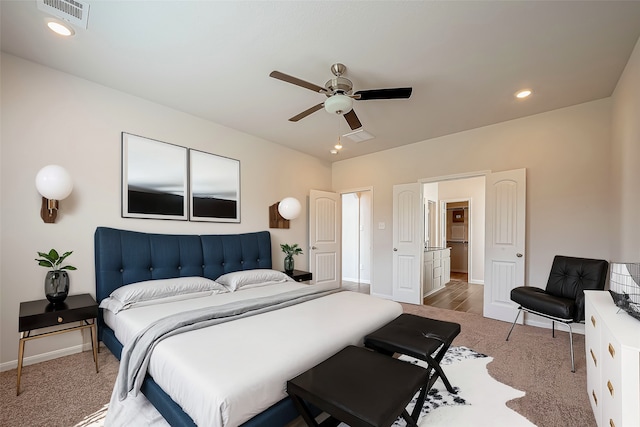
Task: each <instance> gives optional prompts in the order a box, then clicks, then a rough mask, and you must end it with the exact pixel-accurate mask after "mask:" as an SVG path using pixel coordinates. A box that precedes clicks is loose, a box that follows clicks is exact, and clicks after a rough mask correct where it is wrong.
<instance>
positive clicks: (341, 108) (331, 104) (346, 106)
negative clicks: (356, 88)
mask: <svg viewBox="0 0 640 427" xmlns="http://www.w3.org/2000/svg"><path fill="white" fill-rule="evenodd" d="M352 108H353V99H351V98H349V97H348V96H347V95H342V94H340V93H338V94H336V95H333V96H330V97H329V98H327V100H326V101H324V109H325V110H327V111H328V112H329V113H331V114H340V115H342V114H345V113H348V112H349V111H351V109H352Z"/></svg>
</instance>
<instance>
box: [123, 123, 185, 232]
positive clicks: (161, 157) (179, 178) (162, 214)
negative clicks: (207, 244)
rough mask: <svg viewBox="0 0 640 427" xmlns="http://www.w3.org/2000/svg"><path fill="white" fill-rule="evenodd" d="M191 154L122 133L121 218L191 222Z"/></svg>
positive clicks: (151, 140)
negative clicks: (189, 214) (189, 218)
mask: <svg viewBox="0 0 640 427" xmlns="http://www.w3.org/2000/svg"><path fill="white" fill-rule="evenodd" d="M187 153H188V150H187V148H185V147H180V146H177V145H173V144H168V143H165V142H160V141H156V140H153V139H149V138H144V137H141V136H137V135H132V134H129V133H125V132H123V133H122V217H123V218H152V219H174V220H183V221H186V220H187V218H188V200H189V199H188V193H187V189H188V157H187Z"/></svg>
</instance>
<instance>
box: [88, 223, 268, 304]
mask: <svg viewBox="0 0 640 427" xmlns="http://www.w3.org/2000/svg"><path fill="white" fill-rule="evenodd" d="M94 237H95V261H96V299H97V301H98V302H100V301H102V300H103V299H104V298H106V297H108V296H109V295H110V294H111V292H113V291H114V290H115V289H117V288H119V287H120V286H124V285H128V284H129V283H134V282H141V281H143V280H153V279H169V278H172V277H182V276H185V277H186V276H202V277H207V278H209V279H213V280H215V279H217V278H218V277H219V276H221V275H222V274H225V273H230V272H232V271H239V270H252V269H256V268H271V235H270V234H269V232H268V231H259V232H256V233H244V234H218V235H202V236H199V235H188V234H152V233H142V232H138V231H127V230H118V229H115V228H107V227H98V228H97V229H96V232H95V236H94Z"/></svg>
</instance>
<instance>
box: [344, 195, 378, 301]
mask: <svg viewBox="0 0 640 427" xmlns="http://www.w3.org/2000/svg"><path fill="white" fill-rule="evenodd" d="M341 199H342V200H341V202H342V288H343V289H348V290H352V291H356V292H361V293H366V294H369V293H371V249H372V245H371V234H372V231H371V230H372V228H371V227H372V218H373V215H372V207H373V203H372V190H370V189H364V190H359V191H350V192H346V193H341Z"/></svg>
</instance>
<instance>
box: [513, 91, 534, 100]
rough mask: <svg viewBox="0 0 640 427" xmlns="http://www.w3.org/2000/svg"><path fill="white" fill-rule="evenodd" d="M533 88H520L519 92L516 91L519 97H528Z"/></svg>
mask: <svg viewBox="0 0 640 427" xmlns="http://www.w3.org/2000/svg"><path fill="white" fill-rule="evenodd" d="M531 93H532V92H531V90H530V89H523V90H520V91H518V92H516V98H518V99H524V98H527V97H528V96H529V95H531Z"/></svg>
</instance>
